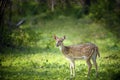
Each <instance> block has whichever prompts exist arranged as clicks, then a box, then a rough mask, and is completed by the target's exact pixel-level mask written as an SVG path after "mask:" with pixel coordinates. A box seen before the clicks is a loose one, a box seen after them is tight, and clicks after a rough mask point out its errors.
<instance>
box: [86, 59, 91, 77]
mask: <svg viewBox="0 0 120 80" xmlns="http://www.w3.org/2000/svg"><path fill="white" fill-rule="evenodd" d="M86 63H87V65H88V74H87V76H88V77H89V75H90V71H91V68H92V64H91V62H90V59H88V60H87V61H86Z"/></svg>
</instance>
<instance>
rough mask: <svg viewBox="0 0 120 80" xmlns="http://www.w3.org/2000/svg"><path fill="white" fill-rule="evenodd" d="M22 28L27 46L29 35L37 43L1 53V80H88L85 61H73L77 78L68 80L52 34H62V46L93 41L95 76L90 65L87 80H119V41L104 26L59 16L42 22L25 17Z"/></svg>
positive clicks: (66, 63) (62, 58)
mask: <svg viewBox="0 0 120 80" xmlns="http://www.w3.org/2000/svg"><path fill="white" fill-rule="evenodd" d="M21 29H22V30H23V31H24V32H26V33H24V35H25V37H27V38H25V39H24V42H25V43H26V44H28V43H27V41H28V39H29V37H30V36H31V35H32V36H33V39H34V37H36V38H37V40H36V41H35V42H32V41H31V42H30V43H29V44H28V45H30V48H29V47H28V48H27V49H26V48H20V49H19V50H18V49H13V50H11V49H10V50H7V51H6V53H4V54H2V53H1V54H0V60H1V63H0V65H1V66H0V67H1V68H0V73H1V75H0V80H88V78H87V77H86V76H87V71H88V67H87V65H86V64H85V61H84V60H79V61H76V77H75V78H71V77H70V71H69V62H68V61H67V60H66V59H65V57H64V56H63V55H62V54H61V52H60V51H59V49H58V48H56V47H55V41H54V39H53V35H54V34H56V35H58V36H60V37H62V36H63V35H65V36H66V40H65V42H64V44H65V45H72V44H81V43H86V42H92V43H95V44H96V45H97V46H98V47H99V51H100V54H101V57H100V58H98V59H97V62H98V66H99V72H98V77H96V76H95V68H94V66H93V67H92V71H91V75H90V78H89V79H90V80H119V76H120V62H119V61H120V55H119V53H120V42H118V41H117V39H116V37H115V36H114V35H113V34H112V33H111V32H110V31H108V30H107V29H106V28H104V24H99V23H95V22H93V21H91V20H90V19H89V18H87V17H85V18H81V19H75V18H73V17H66V16H64V15H61V16H58V17H57V18H56V19H52V20H42V19H41V17H40V16H35V17H31V18H28V21H27V23H26V24H24V25H23V26H21ZM31 31H32V32H33V33H35V34H37V35H35V34H32V32H31ZM12 36H15V34H13V35H12ZM16 38H19V37H16ZM23 38H24V37H23ZM29 41H30V40H29ZM116 42H117V43H116Z"/></svg>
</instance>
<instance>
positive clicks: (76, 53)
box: [54, 36, 100, 77]
mask: <svg viewBox="0 0 120 80" xmlns="http://www.w3.org/2000/svg"><path fill="white" fill-rule="evenodd" d="M65 38H66V37H65V36H64V37H62V38H59V37H57V36H54V39H55V41H56V46H57V47H59V48H60V51H61V52H62V53H63V55H64V56H65V57H66V58H67V59H68V60H69V61H70V75H71V76H73V77H75V60H79V59H85V60H86V63H87V65H88V74H87V76H88V77H89V75H90V70H91V68H92V64H91V61H90V59H92V62H93V64H94V66H95V68H96V75H97V70H98V66H97V62H96V58H97V56H98V57H100V54H99V51H98V47H97V46H96V45H95V44H93V43H85V44H80V45H73V46H64V44H63V41H64V40H65Z"/></svg>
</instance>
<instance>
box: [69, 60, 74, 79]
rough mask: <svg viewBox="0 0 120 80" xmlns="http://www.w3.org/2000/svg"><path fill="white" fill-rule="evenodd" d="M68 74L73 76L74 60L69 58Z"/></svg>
mask: <svg viewBox="0 0 120 80" xmlns="http://www.w3.org/2000/svg"><path fill="white" fill-rule="evenodd" d="M70 75H71V76H73V77H75V62H74V60H70Z"/></svg>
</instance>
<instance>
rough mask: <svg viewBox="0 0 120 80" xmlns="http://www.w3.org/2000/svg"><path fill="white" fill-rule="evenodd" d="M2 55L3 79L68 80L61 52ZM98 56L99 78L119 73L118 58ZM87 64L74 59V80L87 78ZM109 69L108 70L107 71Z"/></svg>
mask: <svg viewBox="0 0 120 80" xmlns="http://www.w3.org/2000/svg"><path fill="white" fill-rule="evenodd" d="M1 56H2V62H1V64H2V66H1V69H0V71H1V72H2V74H3V75H2V78H4V79H10V80H13V79H30V80H33V79H39V80H41V79H42V80H46V79H49V80H64V79H65V80H69V79H70V74H69V73H70V72H69V62H68V61H67V60H66V59H65V57H64V56H63V55H62V54H55V53H42V54H41V53H36V54H24V53H23V54H21V55H16V54H7V55H1ZM101 56H102V57H101V58H98V60H97V61H98V66H99V77H98V79H99V80H103V79H105V80H110V79H111V75H112V74H114V73H116V74H118V73H119V67H120V64H119V59H116V60H114V59H110V58H109V57H108V58H105V57H106V55H102V54H101ZM87 69H88V67H87V65H86V63H85V61H84V60H78V61H76V78H75V79H76V80H79V78H81V80H84V79H87V77H86V75H87ZM109 70H110V71H109ZM90 77H91V79H90V80H92V79H96V77H95V68H94V66H93V68H92V71H91V76H90Z"/></svg>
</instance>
